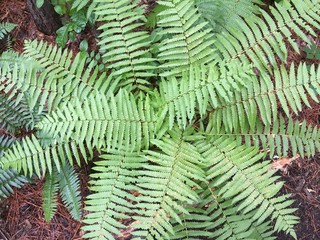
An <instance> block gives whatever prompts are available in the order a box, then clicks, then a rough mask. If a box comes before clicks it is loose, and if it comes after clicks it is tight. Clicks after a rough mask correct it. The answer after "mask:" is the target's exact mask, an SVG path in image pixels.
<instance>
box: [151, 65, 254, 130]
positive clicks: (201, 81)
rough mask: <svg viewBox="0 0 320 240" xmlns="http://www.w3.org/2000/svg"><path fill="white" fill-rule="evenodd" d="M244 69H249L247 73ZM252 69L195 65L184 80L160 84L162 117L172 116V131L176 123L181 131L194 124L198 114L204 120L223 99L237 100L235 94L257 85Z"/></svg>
mask: <svg viewBox="0 0 320 240" xmlns="http://www.w3.org/2000/svg"><path fill="white" fill-rule="evenodd" d="M240 69H246V70H245V71H244V72H242V71H240ZM253 75H254V73H253V72H252V70H251V67H250V66H244V65H240V66H236V65H234V66H232V67H228V68H227V67H226V66H225V65H224V63H223V62H222V63H220V65H218V66H210V67H206V66H197V65H191V66H190V68H189V71H185V72H183V74H182V77H181V78H178V77H175V76H170V77H168V78H167V79H168V80H167V81H161V83H160V96H159V97H160V98H161V99H160V100H156V102H159V105H160V106H159V108H160V109H161V111H160V113H159V115H160V116H163V115H168V118H169V128H170V129H171V128H172V127H173V125H174V123H175V122H176V123H177V124H178V125H179V126H180V127H184V128H185V127H186V126H187V124H188V123H192V120H193V119H194V118H195V116H196V113H197V114H200V116H204V115H205V114H206V113H207V110H208V108H209V107H212V108H217V107H218V106H219V101H218V100H219V98H223V99H224V101H225V102H229V101H230V99H233V97H232V95H233V94H235V93H234V92H237V91H240V89H242V87H243V85H245V84H249V82H252V81H253V78H252V76H253Z"/></svg>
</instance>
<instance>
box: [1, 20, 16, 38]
mask: <svg viewBox="0 0 320 240" xmlns="http://www.w3.org/2000/svg"><path fill="white" fill-rule="evenodd" d="M15 27H16V24H14V23H0V39H2V38H4V36H5V35H7V34H8V33H9V32H11V31H12V30H13V29H14V28H15Z"/></svg>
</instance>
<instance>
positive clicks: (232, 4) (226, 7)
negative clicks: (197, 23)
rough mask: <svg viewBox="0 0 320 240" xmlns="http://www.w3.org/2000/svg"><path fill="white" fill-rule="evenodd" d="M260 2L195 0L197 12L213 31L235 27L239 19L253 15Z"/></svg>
mask: <svg viewBox="0 0 320 240" xmlns="http://www.w3.org/2000/svg"><path fill="white" fill-rule="evenodd" d="M262 4H263V3H262V1H261V0H240V1H233V0H196V5H197V7H198V9H199V12H200V13H201V15H202V17H203V18H204V19H205V20H206V21H208V22H209V23H210V26H211V27H212V29H213V32H222V31H224V30H227V29H228V28H230V27H236V26H237V25H238V22H239V20H240V21H241V20H242V19H247V18H252V17H254V15H255V14H258V13H259V12H260V5H262Z"/></svg>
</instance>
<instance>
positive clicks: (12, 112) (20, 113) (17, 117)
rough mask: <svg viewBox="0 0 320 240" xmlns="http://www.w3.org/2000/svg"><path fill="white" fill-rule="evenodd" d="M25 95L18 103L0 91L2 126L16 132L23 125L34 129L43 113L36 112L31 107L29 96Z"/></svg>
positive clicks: (0, 120)
mask: <svg viewBox="0 0 320 240" xmlns="http://www.w3.org/2000/svg"><path fill="white" fill-rule="evenodd" d="M23 95H24V96H23V98H22V99H21V101H20V102H19V103H18V104H17V103H16V101H15V99H10V100H8V99H7V97H6V96H4V95H3V94H1V93H0V128H4V129H6V130H7V131H9V132H12V133H14V132H15V131H16V130H17V129H19V128H21V127H24V128H25V129H32V128H33V127H34V126H35V125H36V123H37V122H38V121H39V120H40V118H41V114H36V113H35V112H34V111H30V109H29V106H28V102H27V100H28V98H29V96H26V94H23ZM26 98H27V99H26Z"/></svg>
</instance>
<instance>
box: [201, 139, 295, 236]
mask: <svg viewBox="0 0 320 240" xmlns="http://www.w3.org/2000/svg"><path fill="white" fill-rule="evenodd" d="M237 145H238V144H237V142H235V141H233V139H230V138H228V137H220V138H211V139H210V140H209V142H208V141H202V142H201V143H199V145H197V148H198V149H199V151H200V152H202V153H203V156H204V157H205V158H206V159H207V160H208V161H209V162H210V167H209V168H208V171H207V181H208V182H210V189H217V193H215V194H214V195H217V196H219V198H221V200H222V202H221V205H222V209H223V208H226V209H229V208H230V207H231V208H232V210H230V211H232V212H233V213H231V214H232V215H231V216H232V217H233V218H235V221H237V219H238V220H239V218H237V217H236V212H239V211H241V212H242V213H243V214H249V213H254V215H253V216H252V217H250V220H249V221H252V222H254V221H255V222H256V223H257V224H261V223H262V222H264V221H265V220H266V219H267V218H268V217H271V220H273V221H275V227H274V230H275V231H280V230H283V231H285V232H286V233H289V234H290V235H292V236H293V237H295V238H296V235H295V232H294V229H293V226H294V225H295V224H296V223H297V222H298V221H297V219H298V218H297V217H295V216H293V215H292V213H293V212H294V211H295V209H292V208H288V207H289V206H290V204H291V203H292V201H291V200H287V198H288V195H284V196H280V197H276V196H275V195H276V194H277V192H278V191H279V190H280V188H281V187H282V185H283V183H281V182H276V179H277V178H278V177H276V176H272V175H273V174H274V171H272V170H270V164H269V162H268V161H263V162H261V163H259V162H258V161H259V160H260V159H261V158H262V155H263V154H258V149H257V148H254V147H247V146H240V147H238V146H237ZM207 202H210V200H207ZM212 207H213V208H216V206H215V205H213V206H212ZM209 209H210V207H209ZM210 211H211V210H210ZM212 214H213V216H214V218H215V219H216V221H217V218H219V216H221V217H222V216H223V215H225V214H227V212H226V213H224V211H221V212H220V213H216V212H212ZM239 221H240V220H239ZM216 224H217V225H216V226H215V227H219V229H218V230H217V232H216V233H215V238H216V237H218V236H223V235H224V234H228V235H229V234H230V227H231V228H234V227H232V225H230V224H229V221H226V220H224V221H222V220H221V221H217V222H216ZM228 225H229V226H228ZM241 226H246V228H245V229H244V228H243V227H241ZM248 226H250V224H249V225H248V224H243V225H242V224H240V223H236V224H235V227H239V229H240V230H242V231H246V230H247V228H248ZM242 231H241V232H242ZM231 233H233V231H231ZM239 233H240V232H239ZM221 239H224V238H223V237H221Z"/></svg>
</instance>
